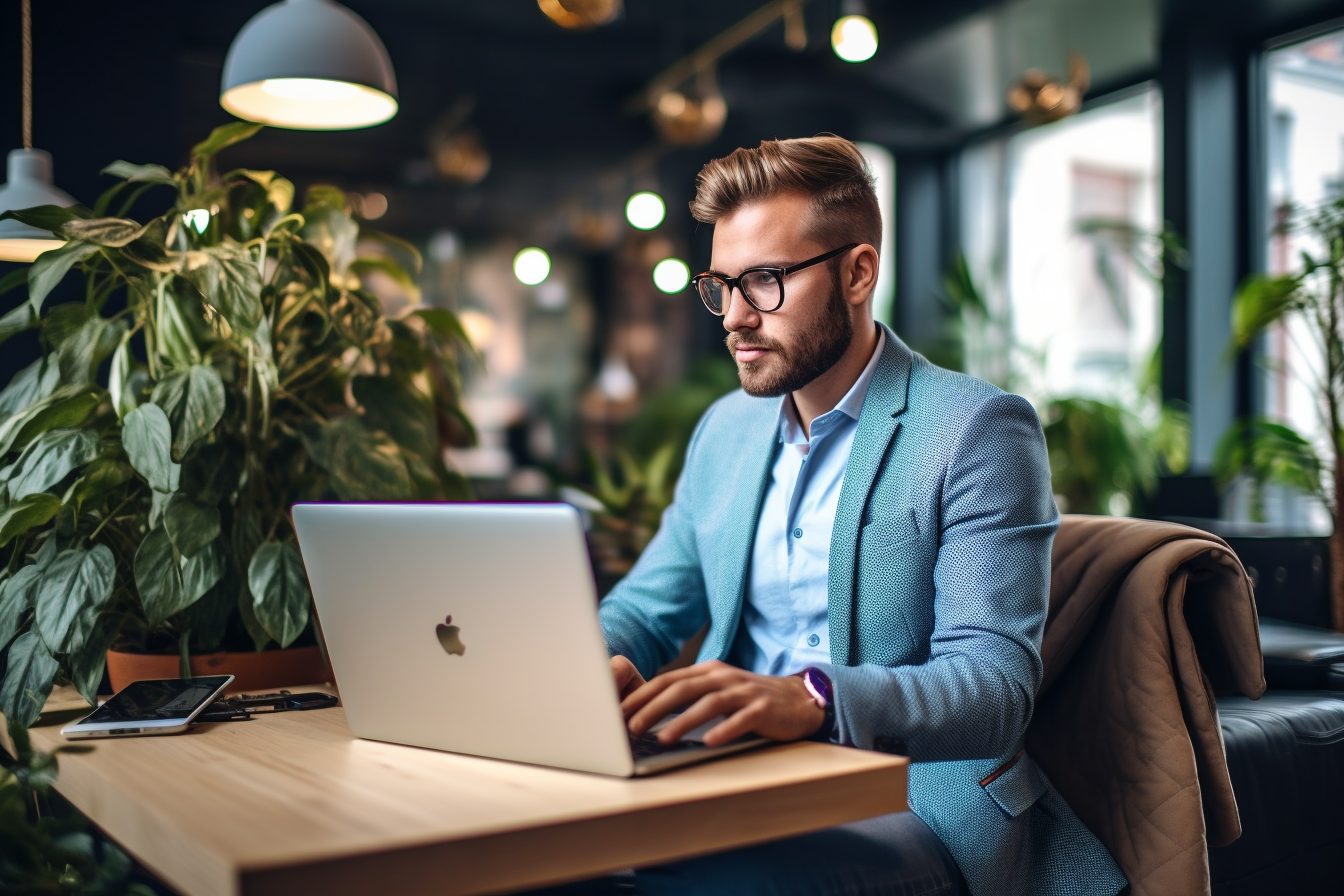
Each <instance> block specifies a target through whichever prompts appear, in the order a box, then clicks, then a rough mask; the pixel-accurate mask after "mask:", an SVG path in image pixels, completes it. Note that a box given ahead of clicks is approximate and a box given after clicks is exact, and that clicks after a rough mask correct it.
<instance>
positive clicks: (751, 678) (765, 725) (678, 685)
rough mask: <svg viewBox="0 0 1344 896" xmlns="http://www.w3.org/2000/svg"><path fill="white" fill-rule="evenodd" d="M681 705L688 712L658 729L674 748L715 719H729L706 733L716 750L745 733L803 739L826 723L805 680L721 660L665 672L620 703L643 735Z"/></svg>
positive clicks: (632, 727) (634, 728)
mask: <svg viewBox="0 0 1344 896" xmlns="http://www.w3.org/2000/svg"><path fill="white" fill-rule="evenodd" d="M616 659H622V658H621V657H616V658H613V660H612V668H613V669H614V668H615V663H616ZM627 663H628V661H627ZM631 671H632V672H633V667H632V670H631ZM634 674H635V675H636V676H638V675H639V673H638V672H634ZM617 680H618V681H619V680H620V679H619V676H618V679H617ZM683 706H685V707H687V709H686V711H685V712H683V713H682V714H681V715H680V716H678V717H677V718H675V719H673V720H672V721H671V722H669V723H668V724H667V725H665V726H664V727H663V728H662V729H660V730H659V732H658V740H659V741H660V742H662V743H665V744H670V743H672V742H673V741H675V740H677V739H678V738H680V737H681V736H682V735H683V734H685V733H686V732H688V731H690V730H691V729H693V728H696V727H698V726H700V725H703V724H704V723H705V722H708V721H709V720H710V719H713V718H715V717H717V716H727V717H728V718H726V719H724V720H723V721H722V722H720V723H719V724H717V725H715V726H714V727H713V728H711V729H709V731H707V732H705V738H704V742H705V745H706V746H710V747H717V746H720V745H721V744H726V743H727V742H728V741H730V740H735V739H736V738H739V737H741V736H742V735H744V734H758V735H760V736H761V737H768V738H770V739H771V740H785V741H787V740H800V739H802V738H804V737H808V736H809V735H811V734H814V733H815V732H816V730H817V729H818V728H820V727H821V724H822V722H824V721H825V720H826V713H825V712H824V711H823V710H822V708H821V707H820V706H817V702H816V701H815V700H813V699H812V695H811V694H810V693H808V690H807V686H806V685H804V684H803V680H802V679H801V678H798V677H796V676H787V677H783V678H777V677H775V676H772V675H757V674H756V673H754V672H747V671H746V670H744V669H739V668H737V667H736V666H730V665H728V664H727V663H721V662H719V661H718V660H710V661H709V662H707V663H698V664H697V665H694V666H688V667H687V668H685V669H677V670H675V671H672V672H666V673H664V674H662V675H659V676H658V677H657V678H655V679H653V681H650V682H648V683H647V684H644V685H643V686H642V687H639V688H638V689H637V690H635V691H633V692H632V693H629V694H625V695H624V696H623V697H622V699H621V710H622V712H624V713H625V718H626V721H627V723H628V724H629V726H630V731H631V733H632V734H643V733H644V732H645V731H648V730H649V728H651V727H652V726H653V725H654V724H655V723H657V722H658V720H659V719H662V718H663V717H664V716H666V715H668V714H669V713H672V712H675V711H676V710H678V709H680V708H681V707H683Z"/></svg>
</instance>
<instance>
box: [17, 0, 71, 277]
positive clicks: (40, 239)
mask: <svg viewBox="0 0 1344 896" xmlns="http://www.w3.org/2000/svg"><path fill="white" fill-rule="evenodd" d="M22 6H23V149H16V150H13V151H12V152H10V154H9V163H8V165H7V166H6V175H5V176H6V182H5V184H4V185H3V186H0V213H4V212H7V211H16V210H18V209H25V208H33V207H34V206H38V205H59V206H61V207H62V208H64V207H66V206H70V205H74V204H75V200H74V199H73V198H71V197H70V196H68V195H67V194H65V193H63V192H61V191H60V190H58V189H56V188H55V187H53V186H52V185H51V154H50V153H47V152H43V151H42V150H40V149H33V36H32V35H33V17H32V10H31V7H30V5H29V0H23V4H22ZM64 245H65V240H58V239H56V238H55V237H53V236H52V235H51V233H49V232H48V231H46V230H39V229H38V228H36V227H30V226H29V225H27V224H24V223H22V222H20V221H15V220H13V219H12V218H6V219H5V220H3V221H0V261H32V260H34V259H35V258H37V256H39V255H41V254H42V253H43V252H46V251H48V250H50V249H58V248H60V247H61V246H64Z"/></svg>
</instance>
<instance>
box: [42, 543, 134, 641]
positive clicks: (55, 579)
mask: <svg viewBox="0 0 1344 896" xmlns="http://www.w3.org/2000/svg"><path fill="white" fill-rule="evenodd" d="M116 572H117V561H116V558H114V557H113V556H112V551H111V550H109V549H108V547H107V545H105V544H99V545H94V546H93V547H92V548H88V549H84V548H69V549H67V550H64V551H61V552H60V553H59V554H57V555H56V559H55V560H53V561H51V565H50V566H48V567H47V568H46V570H44V571H43V574H42V582H41V584H39V585H38V586H37V601H36V611H37V613H36V616H35V617H34V626H33V627H34V628H35V629H36V630H37V632H38V633H39V634H41V635H42V641H43V643H45V644H46V645H47V649H48V650H50V651H51V652H52V653H72V652H74V651H76V650H79V648H81V647H83V646H84V639H85V638H86V637H88V635H89V632H91V631H92V630H93V625H94V623H95V622H96V621H97V613H96V611H97V610H98V609H99V608H100V607H102V605H103V604H104V603H105V602H106V601H107V599H108V598H109V597H111V595H112V586H113V584H115V582H116Z"/></svg>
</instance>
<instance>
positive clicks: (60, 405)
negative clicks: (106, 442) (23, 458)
mask: <svg viewBox="0 0 1344 896" xmlns="http://www.w3.org/2000/svg"><path fill="white" fill-rule="evenodd" d="M96 407H98V395H97V393H96V392H94V391H92V390H81V391H79V392H76V393H75V394H73V395H70V396H69V397H68V398H59V399H53V400H52V401H51V402H50V403H49V404H47V405H45V406H43V407H42V408H41V409H40V410H39V411H38V412H37V413H36V414H34V415H33V416H32V417H30V418H29V419H28V421H27V422H26V423H24V424H23V426H22V427H20V428H19V431H18V433H17V435H16V436H15V437H14V447H15V448H22V447H24V446H25V445H27V444H28V443H29V442H31V441H32V440H33V439H35V438H37V437H38V436H40V435H41V434H42V433H44V432H48V431H50V430H53V429H78V428H79V427H80V426H81V425H82V424H83V423H84V422H85V421H86V420H88V418H89V414H91V413H93V410H94V409H95V408H96Z"/></svg>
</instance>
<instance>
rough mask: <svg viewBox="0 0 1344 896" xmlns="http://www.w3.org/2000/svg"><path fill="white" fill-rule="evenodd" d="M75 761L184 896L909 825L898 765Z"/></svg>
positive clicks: (286, 732) (556, 867)
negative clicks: (849, 826)
mask: <svg viewBox="0 0 1344 896" xmlns="http://www.w3.org/2000/svg"><path fill="white" fill-rule="evenodd" d="M319 689H321V690H329V689H326V688H302V690H319ZM293 690H295V691H296V692H297V691H298V690H301V689H299V688H295V689H293ZM56 705H57V704H55V703H49V704H48V712H47V714H46V715H44V716H43V718H42V719H41V720H39V722H38V724H37V725H36V726H35V727H34V728H33V730H32V738H33V745H34V747H35V748H37V749H39V750H51V749H54V748H55V747H57V746H60V745H61V744H63V743H66V741H65V740H64V738H62V737H61V735H60V727H61V726H62V725H64V724H68V723H69V722H70V721H72V719H73V718H75V717H77V714H76V715H74V716H72V714H71V713H70V712H68V711H67V712H57V711H55V708H56ZM85 743H86V744H89V745H92V746H94V747H95V749H94V750H93V751H92V752H89V753H85V754H70V755H62V756H61V758H60V778H59V780H58V782H57V790H59V791H60V793H61V794H62V795H63V796H65V797H66V798H67V799H68V800H69V801H70V802H71V803H73V804H74V805H75V806H76V807H78V808H79V809H80V810H81V811H83V812H84V813H85V814H87V815H88V816H89V817H90V819H92V821H93V822H94V823H95V824H97V825H98V826H99V827H100V828H101V829H102V830H103V831H105V832H106V833H107V834H108V836H110V837H111V838H112V839H114V840H116V841H117V842H118V843H120V844H121V845H122V846H123V847H125V848H126V850H127V851H128V852H130V853H131V854H132V855H134V856H135V857H136V858H137V859H138V860H139V861H140V862H141V863H142V864H143V865H145V866H146V867H147V868H148V869H149V870H150V871H152V872H153V873H154V874H156V875H157V876H158V877H160V878H161V879H162V880H163V881H164V882H165V883H167V884H168V885H169V886H171V887H173V888H174V889H176V890H179V891H180V892H182V893H184V894H187V896H269V894H293V893H317V894H322V896H337V894H364V893H367V894H382V893H388V892H402V893H415V892H424V893H433V894H436V896H437V894H441V896H450V894H472V893H502V892H509V891H512V890H518V889H525V888H529V887H537V886H542V885H545V884H549V883H559V882H563V881H570V880H580V879H583V878H585V877H591V876H593V875H597V874H601V873H605V872H610V871H615V870H619V869H621V868H630V867H638V866H642V865H649V864H656V863H659V862H666V861H670V860H673V859H678V858H686V857H689V856H693V855H700V854H704V853H708V852H714V851H717V850H722V849H728V848H732V847H736V846H744V845H747V844H751V843H759V842H762V841H765V840H771V839H776V838H779V837H785V836H790V835H794V834H799V833H803V832H806V831H811V830H819V829H821V828H825V827H830V826H832V825H836V824H841V823H844V822H848V821H855V820H858V819H861V818H868V817H871V816H874V815H881V814H885V813H888V812H898V811H902V810H904V809H906V808H907V806H906V771H907V765H908V760H907V759H905V758H904V757H898V756H888V755H884V754H881V753H873V752H868V751H862V750H854V749H848V748H845V747H838V746H832V745H829V744H818V743H795V744H781V745H776V746H771V747H766V748H762V749H759V750H754V751H751V752H748V753H743V754H739V755H737V756H731V757H728V758H725V759H719V760H716V761H712V762H707V763H704V764H702V765H697V766H691V767H689V768H683V769H678V770H675V771H670V772H667V773H665V774H662V775H657V776H654V777H650V778H640V779H630V780H627V779H622V778H612V777H607V776H603V775H594V774H587V773H583V772H570V771H560V770H556V769H549V768H542V767H538V766H531V765H522V764H519V763H512V762H503V761H496V760H490V759H480V758H476V757H471V756H462V755H458V754H454V753H444V752H439V751H435V750H425V749H419V748H415V747H405V746H399V745H395V744H387V743H380V742H377V741H370V740H361V739H359V738H356V737H355V736H354V735H353V734H351V733H350V729H349V728H348V727H347V726H346V724H345V714H344V711H343V710H342V709H340V708H339V707H338V708H334V709H322V710H312V711H308V712H286V713H274V714H269V715H257V716H256V717H255V718H254V719H253V720H252V721H248V722H223V723H218V724H209V725H201V726H198V727H197V728H195V729H194V730H192V731H190V732H188V733H185V734H180V735H172V736H163V737H132V738H127V739H124V740H97V741H86V742H85ZM5 746H6V748H7V749H11V750H12V745H11V744H8V743H6V744H5Z"/></svg>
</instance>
